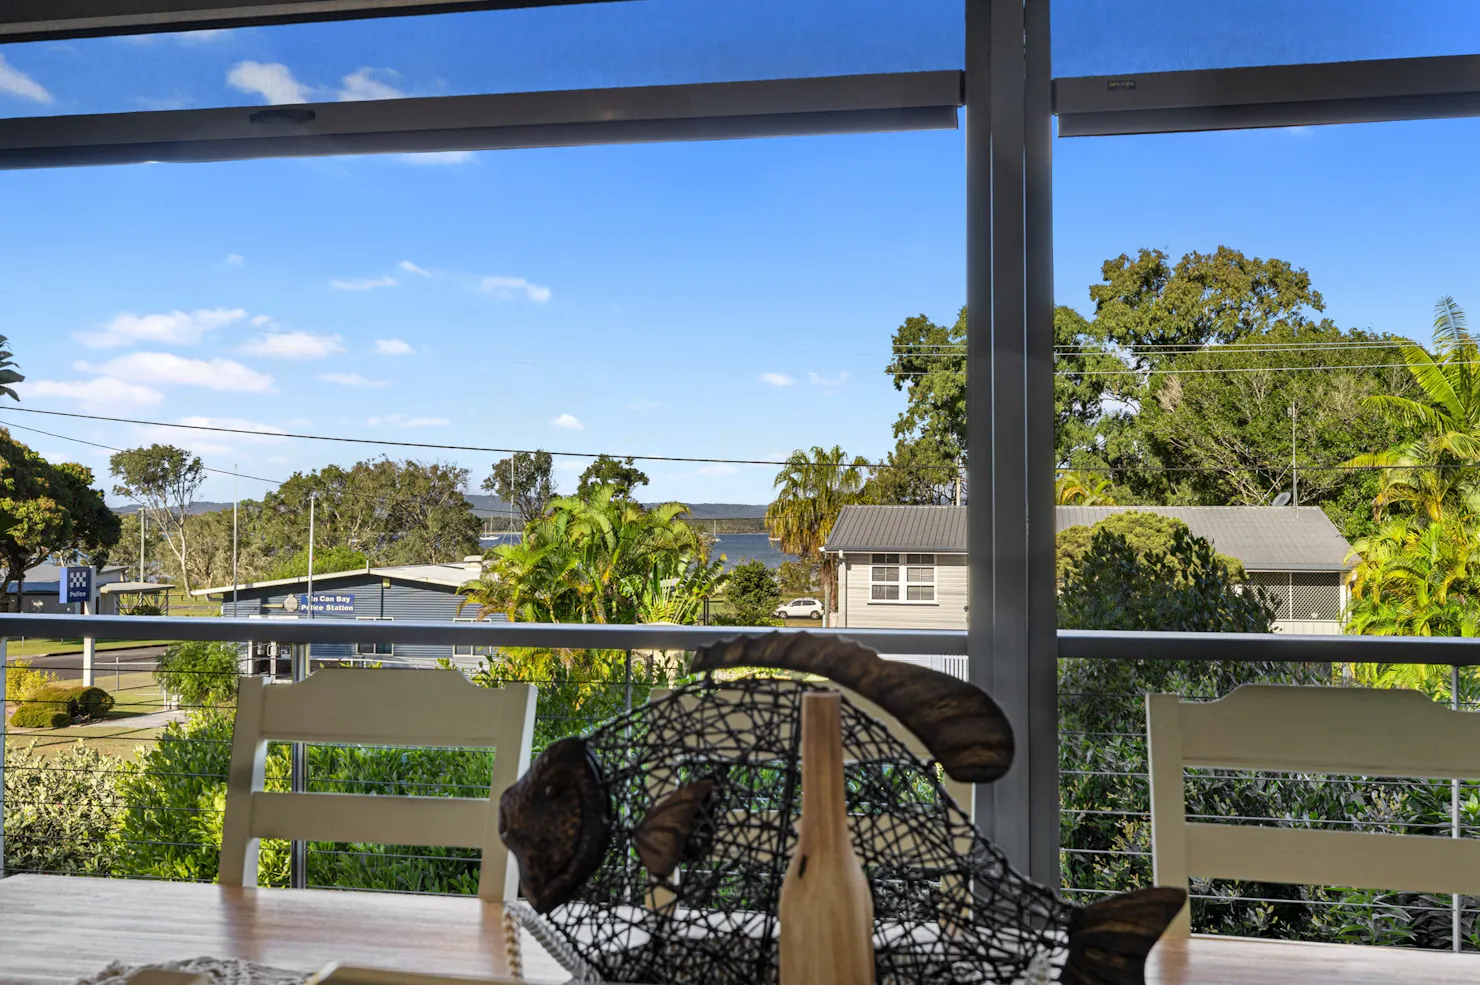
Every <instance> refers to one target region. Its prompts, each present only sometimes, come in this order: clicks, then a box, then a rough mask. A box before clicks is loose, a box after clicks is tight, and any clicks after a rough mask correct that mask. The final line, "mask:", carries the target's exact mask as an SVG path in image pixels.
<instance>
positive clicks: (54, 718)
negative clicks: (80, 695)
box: [10, 703, 72, 728]
mask: <svg viewBox="0 0 1480 985" xmlns="http://www.w3.org/2000/svg"><path fill="white" fill-rule="evenodd" d="M10 724H12V725H14V726H15V727H16V728H62V727H64V726H67V725H71V724H72V716H71V715H69V714H67V709H66V708H65V707H62V706H59V705H54V704H30V703H27V704H23V705H21V706H20V707H19V708H17V709H16V710H15V711H14V712H13V713H12V714H11V716H10Z"/></svg>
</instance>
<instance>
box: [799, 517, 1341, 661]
mask: <svg viewBox="0 0 1480 985" xmlns="http://www.w3.org/2000/svg"><path fill="white" fill-rule="evenodd" d="M967 510H968V507H964V506H847V507H844V508H843V512H842V514H841V515H840V516H839V517H838V522H837V523H836V524H834V525H833V529H832V533H831V534H829V535H828V538H827V544H826V546H825V548H824V549H825V550H826V551H827V552H828V553H829V554H836V555H839V561H840V563H839V565H838V615H837V625H839V626H857V627H876V628H892V629H965V628H966V602H967V595H966V516H967ZM1131 510H1143V511H1146V512H1150V513H1160V514H1162V515H1163V516H1170V517H1174V518H1176V519H1178V520H1181V521H1182V522H1183V523H1185V524H1187V526H1188V528H1189V529H1190V530H1191V531H1192V533H1193V534H1194V535H1196V536H1198V537H1205V538H1207V539H1208V540H1209V541H1211V542H1212V544H1213V547H1214V549H1216V550H1217V551H1219V552H1220V553H1222V554H1227V555H1228V556H1229V557H1233V558H1237V559H1238V560H1239V561H1240V562H1241V563H1242V564H1243V566H1244V570H1246V571H1247V572H1248V573H1249V580H1250V581H1252V582H1253V583H1254V584H1256V585H1259V586H1260V587H1261V588H1263V589H1264V590H1265V591H1267V592H1268V593H1269V594H1270V595H1271V596H1273V598H1274V601H1275V606H1276V618H1275V623H1274V630H1275V632H1283V633H1313V634H1323V633H1340V632H1341V628H1342V612H1343V610H1344V609H1345V608H1346V603H1347V587H1346V573H1347V572H1348V571H1349V570H1350V569H1351V567H1352V563H1353V562H1352V560H1351V559H1350V554H1351V545H1350V544H1348V543H1347V542H1346V540H1345V539H1344V538H1343V537H1342V536H1341V534H1340V533H1339V532H1338V531H1337V530H1336V527H1335V526H1334V525H1333V524H1332V523H1331V521H1330V520H1329V519H1327V518H1326V514H1325V513H1324V512H1322V511H1321V510H1320V508H1319V507H1314V506H1300V507H1292V506H1060V507H1057V508H1056V509H1055V511H1054V521H1055V527H1056V531H1055V532H1057V531H1060V530H1064V529H1065V528H1068V527H1074V526H1093V525H1094V524H1095V523H1097V522H1099V521H1100V520H1103V519H1105V517H1107V516H1109V515H1110V514H1112V513H1123V512H1128V511H1131Z"/></svg>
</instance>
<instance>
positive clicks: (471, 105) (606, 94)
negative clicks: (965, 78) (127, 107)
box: [0, 71, 961, 169]
mask: <svg viewBox="0 0 1480 985" xmlns="http://www.w3.org/2000/svg"><path fill="white" fill-rule="evenodd" d="M960 105H961V73H960V72H958V71H944V72H905V73H895V74H884V75H845V76H827V77H822V78H811V79H778V80H763V81H755V82H713V83H696V84H692V85H670V86H640V87H636V86H635V87H627V88H617V89H573V90H560V91H552V92H518V93H502V94H490V95H480V96H440V97H434V98H423V99H384V100H374V101H368V102H345V103H306V104H302V105H297V106H268V107H261V106H253V107H233V108H229V109H199V110H168V111H162V112H147V113H110V114H99V115H78V116H45V117H23V118H16V119H8V120H0V168H7V169H14V168H47V167H66V166H75V165H96V164H138V163H144V162H149V161H169V162H187V161H191V162H193V161H239V160H247V159H252V158H262V157H304V156H322V155H334V154H384V153H403V154H404V153H424V152H431V151H460V150H502V149H512V148H528V147H567V146H573V145H587V144H620V143H641V142H653V141H670V140H716V139H729V138H741V137H771V136H794V135H807V134H826V133H862V132H875V131H889V130H925V129H951V128H954V127H955V126H956V125H957V115H958V113H957V110H958V108H959V107H960Z"/></svg>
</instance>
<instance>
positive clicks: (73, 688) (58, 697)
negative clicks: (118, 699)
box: [11, 684, 113, 728]
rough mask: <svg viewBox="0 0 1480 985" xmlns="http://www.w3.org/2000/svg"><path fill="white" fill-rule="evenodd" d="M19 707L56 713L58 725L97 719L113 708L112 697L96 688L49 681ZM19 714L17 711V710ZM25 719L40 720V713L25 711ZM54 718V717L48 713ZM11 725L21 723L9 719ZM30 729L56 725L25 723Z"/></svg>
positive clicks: (55, 726) (14, 719)
mask: <svg viewBox="0 0 1480 985" xmlns="http://www.w3.org/2000/svg"><path fill="white" fill-rule="evenodd" d="M21 707H22V708H32V709H41V710H45V711H47V712H56V713H58V714H59V715H60V717H61V722H60V724H61V725H69V724H71V723H72V722H73V721H74V720H76V719H79V718H85V719H88V720H89V721H97V720H99V719H101V718H103V717H105V716H106V715H107V714H108V712H110V711H112V710H113V696H112V695H111V694H109V693H108V692H107V691H104V690H103V689H102V688H100V687H83V686H82V685H80V684H52V685H49V686H47V687H43V688H40V689H38V690H36V691H34V692H33V693H32V694H31V697H30V698H29V699H28V700H27V701H26V703H25V704H23V705H22V706H21ZM17 715H19V712H17ZM26 717H27V719H35V720H37V721H40V720H41V719H42V718H43V717H44V716H42V715H39V714H34V713H32V714H28V715H27V716H26ZM50 717H51V720H53V721H55V720H56V716H50ZM11 722H12V723H13V724H17V725H20V724H24V723H23V722H20V721H17V720H16V718H15V717H12V718H11ZM29 727H33V728H37V727H39V728H47V727H49V728H58V727H60V726H59V725H50V726H42V725H36V726H29Z"/></svg>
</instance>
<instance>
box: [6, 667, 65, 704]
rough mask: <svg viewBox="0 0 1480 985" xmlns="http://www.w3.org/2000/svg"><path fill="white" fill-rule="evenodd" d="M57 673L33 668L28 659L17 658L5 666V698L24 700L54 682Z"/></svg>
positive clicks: (8, 699)
mask: <svg viewBox="0 0 1480 985" xmlns="http://www.w3.org/2000/svg"><path fill="white" fill-rule="evenodd" d="M56 679H57V675H56V674H54V673H52V672H51V671H49V670H35V669H33V668H32V667H31V661H29V660H17V661H15V662H14V663H11V664H7V665H6V667H5V700H6V701H25V700H26V699H28V698H30V697H31V696H32V695H33V694H35V693H36V692H37V691H39V690H41V689H42V688H44V687H47V686H49V685H51V684H54V683H56Z"/></svg>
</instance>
